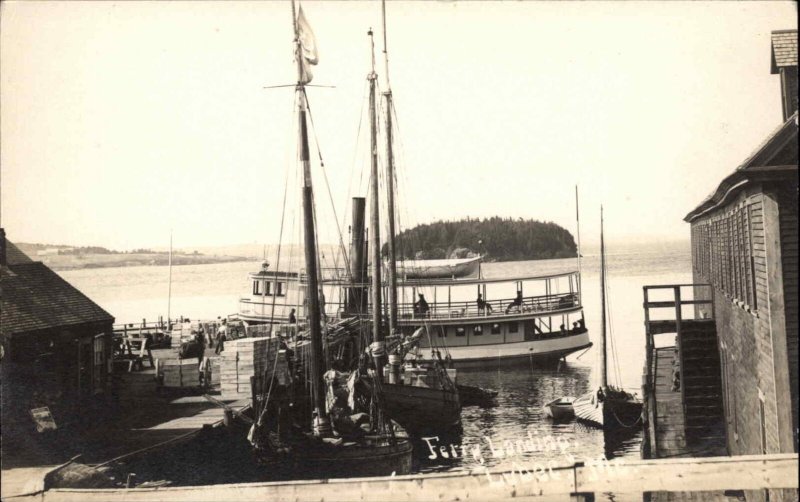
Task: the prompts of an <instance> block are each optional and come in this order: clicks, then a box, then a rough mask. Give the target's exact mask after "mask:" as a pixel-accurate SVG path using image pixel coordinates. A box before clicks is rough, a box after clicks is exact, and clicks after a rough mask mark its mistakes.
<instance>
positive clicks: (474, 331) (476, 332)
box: [472, 325, 483, 336]
mask: <svg viewBox="0 0 800 502" xmlns="http://www.w3.org/2000/svg"><path fill="white" fill-rule="evenodd" d="M472 334H473V335H475V336H479V335H482V334H483V326H481V325H477V326H474V327H473V328H472Z"/></svg>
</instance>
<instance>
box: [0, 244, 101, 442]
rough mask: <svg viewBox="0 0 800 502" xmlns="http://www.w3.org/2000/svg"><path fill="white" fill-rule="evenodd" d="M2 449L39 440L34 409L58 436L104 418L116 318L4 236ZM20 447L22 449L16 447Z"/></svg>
mask: <svg viewBox="0 0 800 502" xmlns="http://www.w3.org/2000/svg"><path fill="white" fill-rule="evenodd" d="M0 288H1V289H2V293H1V294H0V342H2V354H3V357H2V361H1V362H0V371H2V424H3V449H4V450H7V449H8V447H9V446H11V443H13V442H14V441H15V440H19V441H21V442H23V443H25V445H24V447H25V448H28V447H30V444H28V441H26V438H30V437H33V436H36V430H37V428H36V423H35V421H34V420H33V417H32V415H31V410H32V409H39V408H43V407H47V408H48V409H49V410H50V412H51V414H52V417H53V419H54V420H55V423H56V426H57V427H58V428H59V429H65V428H66V429H67V430H68V429H69V428H70V427H72V426H76V425H89V424H91V423H92V421H93V420H95V419H96V418H98V417H100V416H102V414H99V413H97V411H99V410H102V409H104V407H105V406H106V397H108V396H109V394H110V383H111V348H112V344H111V337H112V333H113V331H112V325H113V323H114V318H113V317H112V316H111V315H110V314H109V313H108V312H106V311H105V310H103V309H102V308H100V307H99V306H98V305H97V304H96V303H94V302H93V301H92V300H90V299H89V298H87V297H86V296H85V295H84V294H83V293H81V292H80V291H78V290H77V289H76V288H75V287H73V286H72V285H70V284H69V283H68V282H66V281H65V280H64V279H62V278H61V277H60V276H59V275H58V274H56V273H55V272H53V271H52V270H50V269H49V268H48V267H46V266H45V265H44V264H43V263H41V262H36V261H33V260H31V259H30V258H28V257H27V256H26V255H25V254H24V253H22V252H21V251H20V250H19V249H18V248H17V247H16V246H14V245H13V244H12V243H10V242H8V241H6V238H5V231H3V230H2V229H0ZM18 446H22V445H18Z"/></svg>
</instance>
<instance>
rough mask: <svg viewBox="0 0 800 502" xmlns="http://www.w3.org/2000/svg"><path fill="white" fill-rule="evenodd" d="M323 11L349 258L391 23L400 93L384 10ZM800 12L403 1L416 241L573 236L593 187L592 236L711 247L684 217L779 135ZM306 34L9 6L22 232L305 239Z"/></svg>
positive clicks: (230, 5) (398, 47)
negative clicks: (786, 68)
mask: <svg viewBox="0 0 800 502" xmlns="http://www.w3.org/2000/svg"><path fill="white" fill-rule="evenodd" d="M303 8H304V11H305V14H306V17H307V19H308V21H309V23H310V25H311V27H312V28H313V30H314V33H315V37H316V41H317V45H318V48H319V64H318V65H317V66H316V67H315V68H314V80H313V82H312V84H318V85H324V86H334V87H333V88H329V87H311V88H309V89H308V96H309V100H310V103H311V111H312V115H313V119H314V135H313V136H312V146H313V152H312V154H313V157H314V158H315V159H316V158H319V156H320V152H321V157H322V158H323V159H324V165H325V167H324V172H323V169H322V168H321V167H320V166H319V165H316V166H315V167H314V170H315V171H314V173H315V194H316V201H317V211H318V213H317V222H318V227H319V232H320V240H321V241H323V242H335V241H336V240H337V239H338V237H337V232H336V229H337V228H340V229H341V230H342V231H343V232H344V233H345V235H346V232H347V229H346V226H347V224H346V223H343V222H346V221H347V220H348V218H349V216H348V214H347V211H348V209H349V208H348V206H349V198H350V197H352V196H354V195H364V194H365V193H366V191H365V190H366V185H367V183H366V181H367V179H368V173H367V171H366V169H367V168H368V167H369V162H368V161H369V148H368V140H369V138H368V136H367V131H368V125H367V118H366V107H365V104H366V89H367V87H366V76H367V74H368V72H369V71H370V65H371V58H370V42H369V39H368V37H367V30H368V29H369V28H370V27H372V28H374V29H375V35H376V36H375V45H376V63H377V65H376V71H377V72H378V75H379V77H378V78H379V80H378V82H379V86H380V91H384V90H386V88H387V83H386V80H385V77H386V75H385V71H384V64H383V57H382V52H381V50H382V49H383V41H382V36H383V33H382V29H381V6H380V3H379V2H374V1H373V2H366V1H364V2H361V1H351V2H333V1H325V2H311V1H308V2H303ZM796 16H797V12H796V4H795V3H794V2H642V3H638V2H625V3H623V2H598V3H591V2H558V3H551V2H494V1H493V2H489V1H485V2H484V1H474V2H463V1H454V2H400V1H390V2H388V4H387V41H388V56H389V75H390V77H391V81H390V82H391V90H392V92H393V96H394V102H395V110H396V118H397V124H398V127H397V129H396V135H397V136H398V138H397V139H398V141H397V142H396V147H395V148H396V150H395V151H396V155H397V178H398V184H399V193H398V201H399V203H398V206H399V208H398V209H399V220H400V226H401V228H410V227H411V226H413V225H414V224H417V223H425V222H430V221H435V220H439V219H445V220H448V219H458V218H462V217H466V216H469V217H472V218H482V217H490V216H495V215H498V216H503V217H512V218H533V219H539V220H543V221H553V222H555V223H558V224H560V225H562V226H564V227H565V228H567V229H568V230H570V231H572V232H573V233H574V231H575V198H574V192H575V186H576V185H577V186H578V189H579V193H580V214H581V235H582V238H583V240H584V241H585V242H593V241H596V240H597V239H598V238H599V207H600V205H601V204H602V205H603V206H604V210H605V232H606V238H607V239H608V240H610V241H615V240H616V241H647V240H673V239H686V238H688V234H689V228H688V225H687V224H686V223H684V222H683V221H682V219H683V216H685V214H686V213H687V212H689V211H690V210H691V209H693V208H694V207H695V206H696V205H697V204H699V203H700V202H701V201H702V200H703V199H704V198H705V197H706V196H707V195H708V194H709V193H710V192H711V191H712V190H713V189H714V188H715V187H716V186H717V184H718V183H719V182H720V181H721V180H722V178H723V177H724V176H726V175H727V174H729V173H730V172H732V171H733V170H734V169H735V168H736V167H737V166H738V165H740V163H741V162H742V161H743V160H744V159H745V158H746V157H747V156H748V155H749V154H750V153H751V152H752V151H753V150H754V149H755V148H756V146H757V145H758V144H759V143H761V141H762V140H763V139H764V138H765V137H766V136H767V135H769V134H770V133H771V132H772V131H773V130H774V129H775V128H776V127H778V126H779V125H780V122H781V104H780V82H779V78H778V76H777V75H771V74H770V32H771V31H772V30H778V29H791V28H794V29H796V27H797V21H796ZM292 39H293V35H292V24H291V8H290V4H289V3H288V2H190V1H186V2H169V3H167V2H133V1H132V2H118V3H115V2H47V1H38V2H14V1H5V2H2V4H0V199H1V200H0V223H1V224H2V226H3V227H4V228H5V229H6V232H7V234H8V236H9V239H10V240H12V241H17V242H40V243H53V244H72V245H101V246H106V247H110V248H114V249H133V248H139V247H163V246H165V245H167V244H168V242H169V235H170V232H172V233H173V235H174V240H175V242H176V243H177V244H179V245H181V246H185V247H190V246H214V245H228V244H238V243H274V242H277V241H278V239H279V238H280V239H281V240H283V241H287V240H291V239H288V238H287V237H291V236H296V235H299V227H300V225H299V218H300V216H299V209H298V200H297V199H298V193H299V182H298V179H297V172H296V161H295V157H296V151H297V150H296V149H297V144H296V143H297V133H296V132H295V131H296V129H295V127H296V122H295V118H294V117H295V114H294V112H293V107H294V93H293V90H292V88H291V87H281V88H269V89H265V87H268V86H277V85H285V84H293V83H294V82H295V81H296V75H295V69H296V67H295V65H294V63H293V48H292ZM317 144H318V145H319V148H318V149H317V146H316V145H317ZM379 151H381V152H383V147H381V148H379ZM326 179H327V181H328V183H327V184H326V183H325V180H326ZM284 192H285V193H286V194H287V196H286V204H285V205H286V206H287V207H288V208H289V209H290V211H288V212H287V213H284V212H283V211H282V208H283V207H284ZM331 201H333V205H331ZM332 207H335V210H334V209H332ZM282 214H286V215H287V216H286V217H285V218H282V217H281V215H282ZM282 221H283V230H281V228H282V227H281V222H282ZM334 222H336V223H335V224H334ZM384 231H385V230H384ZM345 239H346V237H345Z"/></svg>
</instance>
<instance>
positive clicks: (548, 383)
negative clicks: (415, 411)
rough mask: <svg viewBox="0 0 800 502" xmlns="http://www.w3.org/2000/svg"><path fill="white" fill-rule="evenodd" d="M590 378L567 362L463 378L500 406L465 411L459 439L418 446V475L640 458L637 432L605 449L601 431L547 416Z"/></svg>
mask: <svg viewBox="0 0 800 502" xmlns="http://www.w3.org/2000/svg"><path fill="white" fill-rule="evenodd" d="M590 374H591V369H590V367H589V366H587V365H585V364H581V363H578V362H568V363H566V364H564V365H562V366H561V367H560V368H559V369H557V370H556V369H552V370H542V369H531V368H528V367H524V366H520V367H519V368H514V369H501V370H495V371H471V372H463V373H461V374H460V375H459V376H458V379H459V383H462V384H467V385H474V386H478V387H483V388H491V389H494V390H497V391H498V395H497V398H496V403H497V405H496V406H494V407H484V408H480V407H469V408H464V410H463V412H462V415H461V417H462V418H461V421H462V431H461V432H460V433H458V432H456V431H452V432H451V433H449V434H439V435H438V436H429V437H427V440H423V441H420V442H419V443H418V444H416V445H415V446H416V449H415V451H416V457H417V462H418V469H419V470H420V471H421V472H433V471H443V470H470V469H474V468H476V467H479V466H485V467H506V466H507V467H509V468H510V467H511V464H512V463H513V462H519V461H529V462H540V463H543V464H545V465H546V464H547V463H548V462H549V461H552V462H553V463H554V464H553V465H564V464H569V463H572V462H573V461H576V460H578V461H585V460H590V459H597V458H600V457H602V456H605V457H606V458H612V457H618V456H626V455H633V456H638V453H639V443H640V441H641V434H640V432H639V429H638V428H633V429H632V434H629V435H628V436H627V437H623V438H617V440H614V441H611V442H609V443H608V444H606V442H605V440H604V436H603V432H602V431H601V430H599V429H596V428H593V427H590V426H586V425H583V424H581V423H579V422H576V421H574V420H570V421H562V422H559V421H554V420H552V419H550V418H548V417H546V416H545V414H544V411H543V406H544V404H545V403H547V402H549V401H552V400H553V399H556V398H559V397H562V396H579V395H580V394H582V393H584V392H586V391H587V390H588V389H589V381H590ZM423 439H425V438H423ZM620 439H621V440H620Z"/></svg>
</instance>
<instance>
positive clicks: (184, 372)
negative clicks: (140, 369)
mask: <svg viewBox="0 0 800 502" xmlns="http://www.w3.org/2000/svg"><path fill="white" fill-rule="evenodd" d="M156 371H157V372H158V374H159V375H161V377H162V383H163V386H164V387H197V386H199V385H200V368H199V365H198V364H197V359H194V358H192V359H157V360H156Z"/></svg>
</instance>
